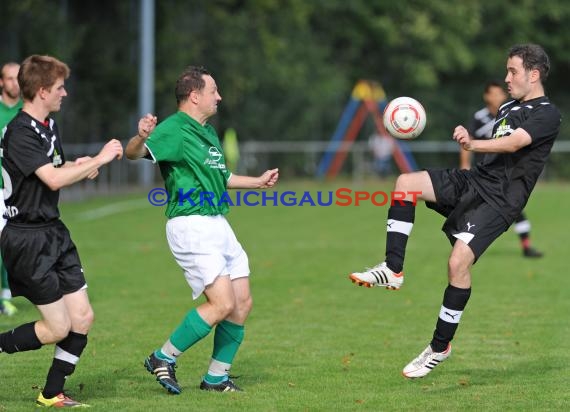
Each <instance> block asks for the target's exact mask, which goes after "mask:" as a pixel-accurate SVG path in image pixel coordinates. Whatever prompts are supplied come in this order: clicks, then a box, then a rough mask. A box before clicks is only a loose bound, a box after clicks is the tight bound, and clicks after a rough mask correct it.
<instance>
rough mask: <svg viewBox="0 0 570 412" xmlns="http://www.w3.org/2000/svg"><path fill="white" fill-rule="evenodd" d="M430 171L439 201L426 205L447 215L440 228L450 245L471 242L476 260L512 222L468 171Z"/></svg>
mask: <svg viewBox="0 0 570 412" xmlns="http://www.w3.org/2000/svg"><path fill="white" fill-rule="evenodd" d="M427 172H428V174H429V176H430V178H431V183H432V186H433V189H434V192H435V198H436V202H435V203H433V202H426V206H427V207H428V208H430V209H433V210H435V211H436V212H438V213H440V214H441V215H443V216H445V217H446V218H447V219H446V220H445V223H444V224H443V227H442V228H441V230H443V232H444V233H445V234H446V235H447V237H448V239H449V241H450V242H451V244H452V245H454V244H455V241H456V240H457V239H461V240H462V241H463V242H465V243H466V244H467V245H469V247H470V248H471V250H472V251H473V254H474V255H475V261H477V259H479V257H480V256H481V255H482V254H483V252H485V250H486V249H487V248H488V247H489V246H490V245H491V243H493V242H494V241H495V239H497V238H498V237H499V236H500V235H501V234H503V233H504V232H505V231H506V230H507V229H508V228H509V223H507V221H506V220H505V219H504V218H503V216H502V215H501V214H500V213H499V212H497V211H496V210H495V209H493V208H492V207H491V206H490V205H489V204H488V203H487V202H485V200H483V198H482V197H481V196H480V195H479V193H477V191H476V190H475V188H473V186H472V185H471V184H469V179H468V178H467V177H466V174H467V173H468V172H467V171H464V170H458V169H430V170H427Z"/></svg>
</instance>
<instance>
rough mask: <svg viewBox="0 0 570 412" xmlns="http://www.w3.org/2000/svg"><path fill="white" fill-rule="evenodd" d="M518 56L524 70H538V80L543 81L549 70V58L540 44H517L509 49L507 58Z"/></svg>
mask: <svg viewBox="0 0 570 412" xmlns="http://www.w3.org/2000/svg"><path fill="white" fill-rule="evenodd" d="M514 56H518V57H520V58H521V59H522V62H523V67H524V69H525V70H526V71H531V70H535V69H536V70H538V72H539V73H540V80H541V81H542V82H545V81H546V79H547V78H548V73H549V72H550V59H549V58H548V54H546V52H545V51H544V49H543V48H542V46H539V45H538V44H517V45H516V46H513V47H511V49H510V50H509V58H510V57H514Z"/></svg>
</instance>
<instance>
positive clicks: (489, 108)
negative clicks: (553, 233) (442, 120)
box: [459, 81, 543, 258]
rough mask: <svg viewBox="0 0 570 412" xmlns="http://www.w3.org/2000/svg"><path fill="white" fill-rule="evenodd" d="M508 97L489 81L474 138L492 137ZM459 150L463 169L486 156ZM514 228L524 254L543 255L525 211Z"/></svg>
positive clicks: (473, 128) (471, 129) (474, 123)
mask: <svg viewBox="0 0 570 412" xmlns="http://www.w3.org/2000/svg"><path fill="white" fill-rule="evenodd" d="M506 99H507V93H506V92H505V89H504V88H503V86H502V85H501V84H500V83H499V82H495V81H491V82H489V83H487V85H486V86H485V90H484V93H483V101H484V102H485V107H484V108H482V109H481V110H478V111H477V112H475V114H474V115H473V119H472V120H471V123H470V125H469V129H468V131H469V135H470V136H471V138H472V139H491V133H492V131H493V126H494V125H495V118H496V116H497V112H498V111H499V107H500V106H501V105H502V104H503V103H504V102H505V100H506ZM499 120H500V119H499ZM459 150H460V152H459V154H460V157H459V159H460V167H461V168H462V169H471V165H472V164H476V163H479V162H481V161H482V160H483V158H484V157H485V154H484V153H474V154H472V153H471V152H470V151H467V150H464V149H461V148H460V149H459ZM513 228H514V231H515V233H516V234H518V235H519V238H520V242H521V247H522V254H523V256H524V257H528V258H540V257H542V255H543V254H542V252H539V251H538V250H536V249H535V248H533V247H532V246H531V243H530V221H529V220H528V219H527V218H526V216H525V213H524V211H523V212H521V214H520V215H519V216H518V217H517V218H516V219H515V223H514V224H513Z"/></svg>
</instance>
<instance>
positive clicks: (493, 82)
mask: <svg viewBox="0 0 570 412" xmlns="http://www.w3.org/2000/svg"><path fill="white" fill-rule="evenodd" d="M493 87H498V88H500V89H503V90H504V87H503V84H502V83H500V82H498V81H497V80H490V81H488V82H487V83H485V89H483V92H484V93H485V94H487V93H489V92H490V91H491V89H492V88H493Z"/></svg>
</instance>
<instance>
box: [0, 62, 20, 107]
mask: <svg viewBox="0 0 570 412" xmlns="http://www.w3.org/2000/svg"><path fill="white" fill-rule="evenodd" d="M18 70H20V65H19V64H18V63H14V62H9V63H6V64H4V65H3V66H2V68H1V69H0V89H2V95H3V96H4V97H8V98H9V99H12V100H16V99H18V98H19V97H20V86H19V85H18Z"/></svg>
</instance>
